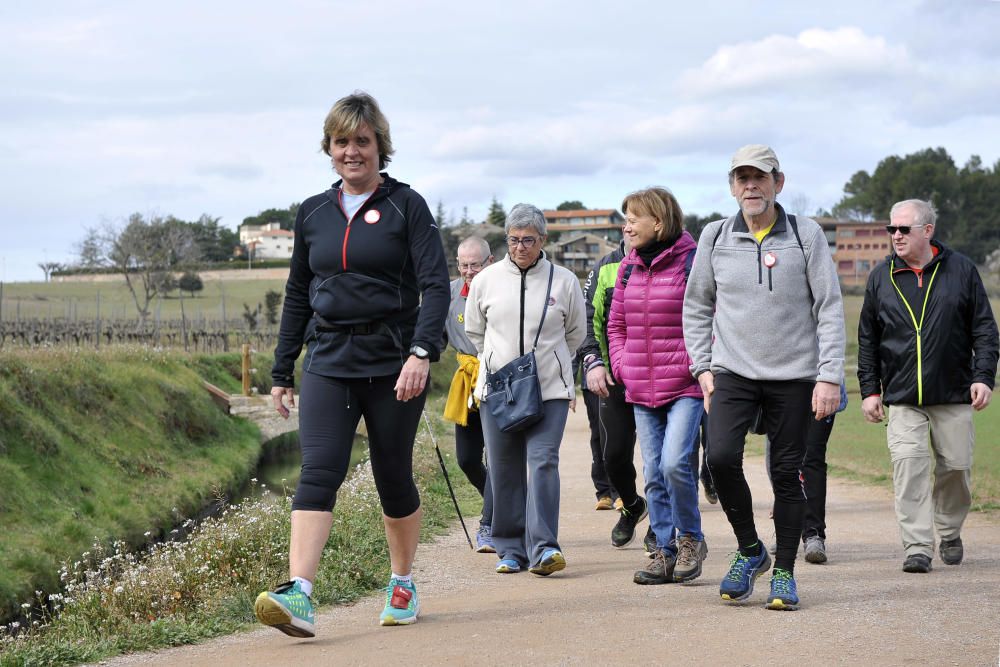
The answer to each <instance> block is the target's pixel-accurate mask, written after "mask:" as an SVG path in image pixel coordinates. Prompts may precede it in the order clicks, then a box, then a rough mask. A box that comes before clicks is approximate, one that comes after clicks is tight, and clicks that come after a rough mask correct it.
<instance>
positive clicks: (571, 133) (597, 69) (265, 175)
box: [0, 0, 1000, 281]
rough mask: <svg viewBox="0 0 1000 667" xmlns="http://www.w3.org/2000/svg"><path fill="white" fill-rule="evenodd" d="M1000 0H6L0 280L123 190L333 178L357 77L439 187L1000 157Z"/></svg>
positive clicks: (185, 201) (701, 208) (808, 198)
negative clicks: (343, 104)
mask: <svg viewBox="0 0 1000 667" xmlns="http://www.w3.org/2000/svg"><path fill="white" fill-rule="evenodd" d="M998 32H1000V2H997V1H996V0H950V1H931V2H922V1H910V2H903V1H891V0H887V1H886V2H871V0H864V1H855V0H840V2H837V3H802V2H785V1H784V0H771V1H770V2H765V3H750V4H748V3H746V2H728V1H716V2H703V3H683V4H682V3H670V2H663V1H662V0H655V1H649V2H647V1H644V0H643V1H636V2H617V3H611V2H601V3H592V2H586V1H584V2H580V1H579V0H577V1H575V2H549V1H547V0H533V1H530V2H522V1H521V0H508V1H507V2H502V3H475V2H437V1H433V0H431V1H424V2H412V1H411V2H401V1H396V0H391V1H385V2H376V1H368V2H353V3H342V2H321V1H319V0H285V2H282V3H275V2H266V3H265V2H255V1H248V0H243V1H241V2H235V1H230V0H218V1H210V2H204V1H200V2H187V1H184V0H181V1H175V2H172V3H146V2H128V3H126V2H88V1H87V0H75V1H72V2H70V1H57V0H52V1H46V2H38V1H27V0H5V1H4V2H3V3H2V4H0V37H2V39H0V62H2V63H3V66H2V67H0V232H2V237H0V238H2V241H0V280H6V281H12V280H40V279H41V277H42V272H41V270H40V269H39V268H38V267H37V263H38V262H41V261H72V260H73V256H74V246H75V245H76V243H77V242H79V240H80V239H81V238H82V237H83V234H84V231H85V229H86V228H88V227H93V226H97V225H99V224H101V223H102V222H103V221H112V222H114V221H119V220H121V219H123V218H125V217H126V216H127V215H128V214H129V213H132V212H134V211H139V212H143V213H160V214H173V215H176V216H178V217H180V218H183V219H195V218H197V217H198V216H199V215H200V214H202V213H209V214H210V215H213V216H221V218H222V222H223V224H225V225H227V226H230V227H233V228H235V227H236V226H237V225H238V224H239V223H240V221H241V220H242V219H243V218H244V217H245V216H248V215H253V214H255V213H257V212H259V211H260V210H262V209H265V208H270V207H283V206H287V205H288V204H290V203H291V202H295V201H301V200H302V199H304V198H305V197H307V196H309V195H311V194H314V193H316V192H319V191H322V190H324V189H326V188H327V187H328V186H329V184H330V183H331V182H332V181H333V180H335V179H334V174H333V173H332V170H331V169H330V165H329V161H328V158H326V156H324V155H322V154H321V153H320V152H319V151H318V146H319V141H320V138H321V128H322V121H323V117H324V115H325V114H326V112H327V110H328V109H329V107H330V106H331V104H332V103H333V102H334V101H335V100H336V99H337V98H339V97H341V96H343V95H345V94H347V93H349V92H351V91H353V90H355V89H364V90H366V91H368V92H370V93H371V94H373V95H374V96H375V97H376V98H377V99H378V100H379V102H380V103H381V105H382V107H383V110H384V111H385V113H386V115H387V116H388V118H389V120H390V122H391V125H392V134H393V140H394V143H395V145H396V148H397V154H396V158H395V160H394V161H393V163H392V165H390V170H389V171H390V173H391V174H392V175H393V176H395V177H396V178H398V179H400V180H402V181H405V182H407V183H410V184H411V185H412V186H413V187H414V188H415V189H416V190H417V191H418V192H420V193H421V194H422V195H424V197H425V198H426V199H427V200H428V202H429V203H430V205H431V207H432V208H433V207H434V206H436V204H437V202H438V201H442V202H443V203H444V205H445V208H446V209H448V210H450V211H453V212H454V213H455V215H456V216H459V215H461V212H462V208H463V207H464V206H467V207H468V210H469V213H470V215H472V216H473V217H476V218H482V217H483V216H484V215H485V212H486V208H487V206H488V204H489V202H490V199H491V197H493V196H496V197H497V198H498V199H499V200H500V201H501V202H503V204H504V205H505V206H506V207H507V208H508V209H509V208H510V206H511V205H512V204H514V203H517V202H519V201H528V202H531V203H534V204H536V205H538V206H540V207H543V208H546V207H554V206H555V205H556V204H558V203H559V202H561V201H564V200H567V199H579V200H581V201H582V202H583V203H584V204H585V205H587V206H589V207H591V208H611V207H617V206H618V205H619V204H620V202H621V199H622V196H623V195H624V194H626V193H627V192H629V191H630V190H633V189H636V188H639V187H643V186H646V185H654V184H658V185H666V186H667V187H669V188H671V189H672V190H673V191H674V193H675V194H677V195H678V198H679V200H680V202H681V205H682V207H683V208H684V209H685V211H689V212H695V213H699V214H702V215H704V214H708V213H709V212H711V211H713V210H716V211H722V212H728V211H730V210H731V209H733V208H734V204H733V202H732V200H731V198H730V197H729V193H728V188H727V185H726V180H725V174H726V169H727V167H728V160H729V157H730V155H731V154H732V152H733V150H734V149H735V148H736V147H738V146H740V145H742V144H745V143H769V144H771V145H773V146H774V148H775V149H776V151H777V153H778V157H779V158H780V160H781V163H782V167H783V170H784V171H785V173H786V177H787V181H786V186H785V192H784V194H783V195H782V199H783V200H784V201H785V202H786V203H791V204H795V205H797V207H798V208H799V209H803V210H801V211H800V212H805V213H812V212H814V211H815V209H816V208H818V207H825V208H829V207H830V206H832V205H833V204H834V203H835V202H836V201H837V200H838V199H839V198H840V197H841V195H842V189H843V185H844V183H845V182H846V181H847V180H848V179H849V178H850V176H851V175H852V174H853V173H854V172H856V171H858V170H861V169H865V170H868V171H869V172H870V171H872V170H873V169H874V168H875V166H876V165H877V164H878V161H879V160H881V159H882V158H884V157H886V156H887V155H892V154H898V155H903V154H906V153H910V152H913V151H916V150H919V149H922V148H926V147H929V146H932V147H937V146H943V147H945V148H946V149H947V150H948V152H949V153H951V155H952V157H953V158H954V159H955V160H956V162H958V163H959V165H961V164H964V163H965V161H966V160H967V159H968V158H969V156H970V155H973V154H978V155H980V156H981V157H982V158H983V161H984V163H986V164H988V165H992V164H994V163H995V162H996V161H997V160H998V158H1000V39H997V33H998Z"/></svg>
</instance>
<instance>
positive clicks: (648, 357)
mask: <svg viewBox="0 0 1000 667" xmlns="http://www.w3.org/2000/svg"><path fill="white" fill-rule="evenodd" d="M696 245H697V244H696V243H695V241H694V239H693V238H692V237H691V235H690V234H689V233H687V232H684V233H683V234H682V235H681V237H680V238H679V239H678V240H677V242H676V243H674V245H673V246H671V247H670V248H667V249H666V250H664V251H663V252H662V253H660V254H659V255H658V256H657V257H656V259H654V260H653V264H652V266H651V267H650V268H648V269H647V268H646V266H645V265H644V264H643V263H642V260H641V259H640V258H639V256H638V255H637V254H636V251H635V250H633V251H632V252H630V253H629V255H628V257H626V258H625V259H624V260H622V263H621V265H620V266H619V267H618V280H617V282H616V283H615V291H614V297H613V298H612V301H611V312H610V313H609V315H608V353H609V355H608V356H609V357H610V358H611V369H612V372H613V373H614V377H615V378H616V379H617V380H619V381H620V382H622V383H624V385H625V400H626V401H628V402H630V403H635V404H638V405H644V406H646V407H650V408H657V407H660V406H663V405H666V404H668V403H670V402H672V401H674V400H676V399H678V398H682V397H684V396H691V397H694V398H701V397H702V393H701V388H700V387H699V385H698V381H697V380H695V379H694V378H693V377H691V372H690V370H689V366H690V364H691V358H690V357H688V353H687V349H685V347H684V328H683V325H682V321H681V320H682V312H683V306H684V288H685V286H686V280H685V277H684V260H685V259H686V257H687V255H688V253H689V252H693V251H694V249H695V248H696ZM630 265H631V267H632V268H631V272H630V273H629V276H628V280H627V283H626V285H625V287H624V288H623V287H622V282H623V281H622V277H623V276H624V275H625V273H626V271H628V269H627V267H628V266H630Z"/></svg>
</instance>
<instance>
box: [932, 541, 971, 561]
mask: <svg viewBox="0 0 1000 667" xmlns="http://www.w3.org/2000/svg"><path fill="white" fill-rule="evenodd" d="M938 554H939V555H940V556H941V562H942V563H944V564H945V565H958V564H959V563H961V562H962V557H963V556H964V555H965V549H964V548H963V547H962V538H961V537H956V538H955V539H953V540H941V544H939V545H938Z"/></svg>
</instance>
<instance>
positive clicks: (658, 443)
mask: <svg viewBox="0 0 1000 667" xmlns="http://www.w3.org/2000/svg"><path fill="white" fill-rule="evenodd" d="M634 408H635V431H636V435H638V436H639V449H640V451H641V452H642V474H643V476H644V477H645V478H646V502H647V503H649V525H650V526H651V527H652V528H653V532H654V533H656V546H657V547H658V548H660V549H662V550H666V551H669V552H671V553H674V552H676V547H675V546H674V539H675V537H676V536H680V535H690V536H691V537H693V538H694V539H696V540H704V539H705V536H704V534H702V532H701V512H700V511H699V510H698V473H697V468H696V466H695V465H693V463H692V461H694V458H695V452H696V450H695V447H696V445H697V443H698V429H699V428H701V413H702V409H703V402H702V400H701V399H700V398H678V399H677V400H676V401H674V402H673V403H669V404H667V405H664V406H661V407H659V408H647V407H644V406H641V405H636V406H634ZM675 533H676V535H675Z"/></svg>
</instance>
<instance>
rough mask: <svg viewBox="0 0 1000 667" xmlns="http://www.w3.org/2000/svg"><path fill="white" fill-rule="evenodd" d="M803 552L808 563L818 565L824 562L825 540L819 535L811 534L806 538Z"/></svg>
mask: <svg viewBox="0 0 1000 667" xmlns="http://www.w3.org/2000/svg"><path fill="white" fill-rule="evenodd" d="M805 552H806V562H808V563H816V564H817V565H818V564H820V563H825V562H826V542H825V541H823V538H822V537H820V536H819V535H811V536H809V537H807V538H806V543H805Z"/></svg>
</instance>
